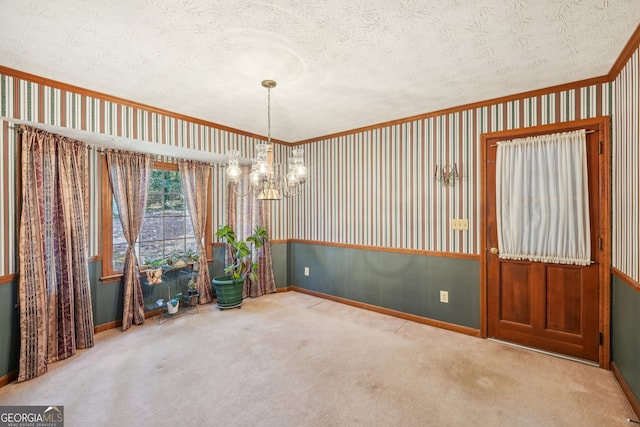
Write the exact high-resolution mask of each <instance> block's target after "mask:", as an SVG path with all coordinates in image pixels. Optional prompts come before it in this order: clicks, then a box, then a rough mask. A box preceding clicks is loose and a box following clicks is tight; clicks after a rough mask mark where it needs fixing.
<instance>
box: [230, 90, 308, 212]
mask: <svg viewBox="0 0 640 427" xmlns="http://www.w3.org/2000/svg"><path fill="white" fill-rule="evenodd" d="M262 86H264V87H266V88H267V142H266V143H258V144H256V145H255V150H256V157H255V158H254V159H253V161H252V163H251V173H250V174H249V188H248V189H247V190H246V191H242V188H243V186H242V184H241V175H242V172H241V170H240V165H239V161H240V152H239V151H238V150H230V151H229V154H228V156H229V163H228V165H227V181H228V182H229V183H230V184H231V185H232V188H233V192H234V193H235V194H236V195H238V196H242V197H245V196H247V195H249V194H251V193H254V194H256V196H257V198H258V200H281V199H282V196H283V195H284V196H285V197H291V196H297V195H298V194H299V193H300V192H301V191H302V189H303V188H304V187H303V185H302V184H304V182H305V181H306V179H307V167H306V166H305V165H304V158H303V155H304V150H303V149H302V148H297V147H296V148H293V149H292V156H291V157H289V161H288V167H287V168H286V169H285V168H284V165H282V164H280V163H274V161H273V143H272V142H271V89H273V88H274V87H276V82H275V81H273V80H263V81H262ZM285 170H286V173H285Z"/></svg>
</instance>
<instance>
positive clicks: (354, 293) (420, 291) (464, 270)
mask: <svg viewBox="0 0 640 427" xmlns="http://www.w3.org/2000/svg"><path fill="white" fill-rule="evenodd" d="M289 251H290V254H289V257H290V264H289V275H290V284H291V285H294V286H298V287H301V288H305V289H309V290H312V291H317V292H321V293H324V294H329V295H333V296H336V297H342V298H346V299H349V300H353V301H358V302H363V303H367V304H372V305H375V306H378V307H384V308H389V309H392V310H397V311H401V312H403V313H409V314H415V315H417V316H422V317H426V318H429V319H433V320H439V321H443V322H447V323H451V324H455V325H460V326H467V327H470V328H475V329H479V328H480V261H476V260H471V259H462V258H446V257H437V256H426V255H415V254H403V253H396V252H382V251H372V250H364V249H352V248H342V247H335V246H324V245H312V244H304V243H292V244H291V246H290V249H289ZM305 267H308V268H309V273H310V274H309V276H305V275H304V268H305ZM441 290H442V291H447V292H449V303H448V304H444V303H441V302H440V291H441Z"/></svg>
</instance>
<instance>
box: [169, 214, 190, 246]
mask: <svg viewBox="0 0 640 427" xmlns="http://www.w3.org/2000/svg"><path fill="white" fill-rule="evenodd" d="M185 219H186V218H185V217H183V216H168V217H165V218H164V238H165V240H170V239H177V238H185V237H186V236H185V222H186V221H185Z"/></svg>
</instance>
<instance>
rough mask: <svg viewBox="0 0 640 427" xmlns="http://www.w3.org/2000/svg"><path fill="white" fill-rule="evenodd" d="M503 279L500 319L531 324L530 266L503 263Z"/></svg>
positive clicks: (500, 294) (500, 296) (500, 293)
mask: <svg viewBox="0 0 640 427" xmlns="http://www.w3.org/2000/svg"><path fill="white" fill-rule="evenodd" d="M501 267H502V271H501V276H502V277H507V278H509V279H510V280H503V281H501V283H502V289H501V291H500V292H499V298H500V319H501V320H504V321H508V322H515V323H521V324H524V325H531V310H530V307H531V286H530V284H529V266H528V265H525V264H514V263H508V264H507V263H505V264H503V265H501Z"/></svg>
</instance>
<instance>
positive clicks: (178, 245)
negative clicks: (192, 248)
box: [164, 239, 185, 255]
mask: <svg viewBox="0 0 640 427" xmlns="http://www.w3.org/2000/svg"><path fill="white" fill-rule="evenodd" d="M184 242H185V241H184V239H174V240H165V241H164V251H165V254H167V255H169V254H174V253H176V252H184V250H185V247H184Z"/></svg>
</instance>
